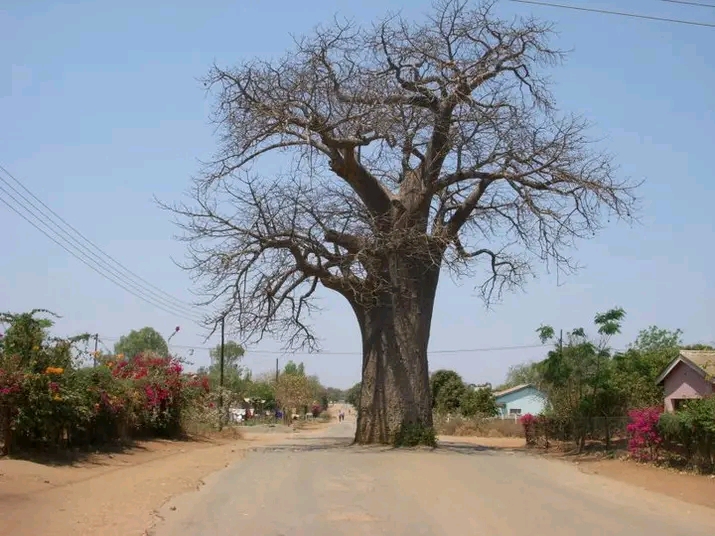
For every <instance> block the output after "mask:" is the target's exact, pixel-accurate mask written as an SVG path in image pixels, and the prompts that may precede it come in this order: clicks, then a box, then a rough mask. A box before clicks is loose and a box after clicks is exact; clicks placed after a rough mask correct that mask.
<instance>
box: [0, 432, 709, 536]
mask: <svg viewBox="0 0 715 536" xmlns="http://www.w3.org/2000/svg"><path fill="white" fill-rule="evenodd" d="M353 426H354V424H353V423H352V422H350V421H348V422H347V423H344V424H343V425H337V424H335V423H334V424H333V425H330V426H328V427H326V425H311V426H309V427H308V428H306V429H303V430H301V431H299V432H297V433H292V432H291V433H286V432H285V431H284V430H279V431H276V430H277V429H276V428H273V429H270V430H262V429H260V428H256V429H254V430H253V431H248V433H246V435H245V439H242V440H235V439H232V438H230V437H222V438H213V439H212V440H211V441H193V442H171V441H152V442H146V443H140V444H139V445H138V448H136V449H133V450H131V451H128V452H124V453H116V454H113V455H108V454H98V455H94V456H91V457H89V458H88V459H86V460H84V461H82V462H80V463H76V464H74V465H72V466H66V465H65V466H47V465H40V464H37V463H31V462H27V461H21V460H3V459H0V527H2V531H0V532H2V534H9V535H18V536H26V535H27V536H30V535H35V534H43V535H57V536H65V535H67V536H69V535H72V536H81V535H85V534H87V535H90V534H91V535H98V536H104V535H107V536H108V535H121V536H131V535H137V536H139V535H142V534H146V532H145V529H147V527H150V526H151V525H153V524H154V523H156V522H157V521H159V525H158V526H157V529H156V531H157V535H158V536H166V535H173V534H176V535H183V534H187V535H190V534H218V535H220V534H222V532H221V528H220V527H218V526H217V527H213V526H206V525H205V524H204V525H202V524H201V523H206V522H207V520H209V519H213V517H212V516H213V513H214V512H223V511H226V514H225V515H226V516H232V519H233V518H234V517H237V518H238V520H237V521H235V522H234V521H232V522H231V523H229V524H228V526H230V527H234V528H236V527H241V528H243V530H244V532H243V533H246V534H271V535H275V534H285V535H288V534H321V532H320V531H321V530H327V531H328V532H325V533H326V534H382V533H385V534H388V533H389V534H402V533H405V534H407V533H408V532H409V533H411V534H465V533H468V532H464V531H462V530H461V527H463V528H464V529H465V530H466V529H472V528H477V529H479V530H484V529H492V530H496V531H497V533H498V534H511V533H515V534H516V533H521V530H517V529H515V528H514V526H511V525H509V524H508V523H507V522H506V521H504V520H502V521H501V522H499V521H498V519H497V517H495V515H496V514H494V515H492V514H489V512H485V511H482V510H480V508H481V509H484V508H487V506H489V504H491V502H494V501H496V502H497V503H499V501H503V502H504V504H505V505H507V504H511V506H510V508H511V510H512V511H517V510H518V511H521V510H522V509H523V508H524V506H523V504H527V505H529V504H531V503H532V502H533V501H534V499H533V498H529V497H528V496H527V495H529V494H534V495H535V496H536V497H537V499H539V500H537V503H536V504H540V501H542V500H547V498H551V500H553V499H554V498H558V500H559V501H562V500H566V503H568V501H574V500H576V501H577V503H578V504H576V505H575V507H576V508H581V509H582V510H585V511H584V512H582V513H583V514H584V515H586V516H587V517H590V516H592V515H594V514H593V512H592V511H591V510H593V509H594V508H595V511H597V512H598V511H600V512H602V513H603V512H604V508H605V511H609V508H612V507H613V505H612V504H611V505H610V506H609V504H610V503H609V502H608V500H606V502H605V503H604V502H603V501H604V500H605V499H604V498H603V497H600V498H598V497H597V498H596V499H594V498H593V497H592V496H588V495H587V496H585V497H584V496H581V497H579V496H575V497H574V496H573V495H572V494H571V493H568V492H567V491H566V489H568V485H569V484H568V482H571V483H572V484H573V483H575V482H578V483H579V484H578V486H582V485H583V486H586V488H589V487H591V488H593V487H594V486H595V488H596V490H597V491H598V489H611V488H612V489H621V490H626V491H625V492H623V491H621V493H622V494H623V493H625V495H626V496H630V497H632V498H633V497H635V498H638V497H641V496H642V495H644V496H646V497H649V499H648V500H646V503H648V504H658V506H656V510H655V511H662V512H666V511H668V508H670V509H671V510H670V511H673V510H672V508H673V504H677V505H679V508H680V510H679V511H680V514H681V517H682V514H683V512H687V511H689V510H692V511H693V512H695V511H698V512H700V510H698V507H697V506H695V507H692V506H690V505H702V506H708V507H711V508H715V479H713V478H708V477H702V476H695V475H688V474H679V473H678V472H675V471H665V470H663V469H658V468H654V467H649V466H642V465H636V464H634V463H632V462H627V461H621V460H594V459H589V460H579V461H578V463H577V464H574V463H573V461H569V462H565V461H554V460H552V459H548V460H547V459H543V457H542V456H534V455H528V454H525V453H524V449H523V439H519V438H471V437H441V438H440V443H441V445H442V447H443V448H442V449H440V452H435V453H431V452H420V451H418V452H407V453H394V452H392V453H391V452H390V449H356V448H345V447H346V446H347V445H348V444H349V443H350V438H351V434H352V433H353ZM244 430H250V428H248V427H247V428H244ZM266 432H270V433H266ZM465 454H470V456H465ZM244 458H246V459H245V460H244ZM544 464H545V465H544ZM556 474H562V475H565V476H566V478H565V480H563V482H562V481H558V482H554V481H553V479H554V478H556V477H555V476H554V475H556ZM207 475H212V476H210V477H209V478H206V477H207ZM528 477H531V479H532V480H531V481H530V480H529V478H528ZM603 477H608V478H609V479H612V480H605V479H604V478H603ZM534 478H535V480H534ZM559 478H561V477H559ZM579 479H585V480H579ZM594 479H595V480H594ZM204 480H206V481H207V482H209V483H210V484H209V485H208V486H206V487H205V488H203V487H201V484H202V483H203V482H204ZM509 482H511V486H512V488H513V489H510V488H509V487H508V485H509V484H508V483H509ZM594 482H598V484H597V485H596V484H594ZM604 482H605V483H604ZM425 483H428V484H429V485H428V486H427V488H426V489H425ZM621 483H626V484H631V485H632V486H624V485H623V484H621ZM505 486H506V487H505ZM564 486H566V489H565V488H564ZM599 486H600V487H599ZM619 486H620V487H619ZM633 486H635V487H633ZM495 487H496V488H497V489H502V492H504V493H505V495H503V496H501V497H499V496H498V495H497V496H494V497H491V492H490V493H485V491H484V490H491V489H492V488H495ZM199 488H201V491H200V492H199V493H196V490H197V489H199ZM440 488H441V490H442V491H441V492H440V493H439V494H435V493H436V492H437V491H439V489H440ZM247 489H249V490H253V491H251V492H247V491H246V490H247ZM296 490H297V492H296ZM370 490H373V491H377V493H376V494H375V495H374V496H373V495H372V494H368V492H369V491H370ZM644 490H650V491H654V492H657V493H660V494H665V495H669V496H670V497H673V498H676V499H680V500H681V501H686V502H687V503H689V504H686V503H685V502H674V501H671V502H670V503H668V500H667V499H666V498H665V497H663V496H662V495H661V496H658V495H652V494H649V493H648V491H644ZM591 491H593V490H591ZM187 492H188V494H187ZM609 493H610V494H611V495H613V493H614V492H613V491H611V492H609ZM520 494H521V495H522V496H520ZM564 494H565V497H566V499H564V498H562V496H564ZM579 494H580V495H583V493H582V492H581V490H579ZM368 495H370V496H368ZM653 497H655V499H653ZM172 498H174V499H172ZM659 500H660V501H663V500H666V506H665V507H664V506H663V505H662V504H659V503H658V501H659ZM167 501H168V502H167ZM470 501H471V502H470ZM490 501H491V502H490ZM514 501H517V502H518V503H519V504H516V503H515V502H514ZM643 501H644V499H643V498H642V497H641V498H640V499H639V500H638V501H636V502H638V503H639V504H640V505H641V506H640V508H641V509H642V505H643V504H644V503H643ZM648 501H650V502H648ZM653 501H655V502H653ZM557 502H558V501H557ZM522 503H523V504H522ZM566 503H565V504H566ZM274 504H280V505H281V509H280V511H274V510H273V508H272V506H271V505H274ZM604 504H605V506H604ZM162 505H164V506H163V508H162ZM286 505H287V506H286ZM291 505H293V506H291ZM459 505H463V507H464V508H465V512H466V517H464V516H465V513H464V512H462V513H460V510H459V509H458V507H459ZM470 505H471V506H470ZM584 505H588V507H586V508H584ZM497 506H498V505H497ZM494 507H495V505H494V504H492V505H491V506H489V508H491V509H493V508H494ZM572 507H574V506H573V505H572ZM626 507H627V501H626V502H622V503H621V509H622V508H626ZM172 508H176V509H175V510H174V509H172ZM202 508H203V509H204V510H202ZM285 508H287V510H285ZM291 508H294V509H293V510H291ZM435 508H437V509H438V511H437V512H435ZM460 508H461V507H460ZM489 508H488V509H489ZM500 508H501V507H499V508H497V509H496V511H500ZM541 508H543V509H544V512H547V513H548V512H549V511H550V510H553V508H554V506H553V505H551V506H549V505H545V506H544V505H542V507H541ZM559 508H560V509H563V508H565V506H562V507H558V508H557V510H558V509H559ZM631 508H632V507H631ZM445 509H446V510H445ZM599 509H600V510H599ZM412 510H414V512H412V513H411V514H410V515H411V516H413V517H414V523H416V525H410V526H408V525H405V524H404V522H402V521H399V519H401V518H400V515H401V514H400V512H402V514H405V515H407V514H408V513H409V512H411V511H412ZM442 510H445V511H447V512H452V514H451V515H449V516H447V517H445V515H443V514H442V513H440V512H442ZM471 510H473V511H472V512H471V513H470V511H471ZM527 510H529V511H531V512H532V514H533V515H535V516H536V517H537V518H540V519H541V518H543V516H544V515H546V514H544V513H543V512H541V511H536V510H535V509H534V508H533V507H528V508H527ZM676 510H677V507H676ZM202 511H203V512H204V513H203V514H202ZM234 511H235V512H241V515H238V514H235V512H234ZM634 511H635V510H634ZM231 512H234V513H231ZM285 512H288V514H286V513H285ZM291 512H292V513H291ZM478 512H480V513H479V516H478V518H475V517H474V516H475V515H477V513H478ZM539 512H541V513H539ZM556 513H558V512H556ZM713 513H714V514H715V510H714V511H713ZM156 514H158V515H156ZM398 514H399V515H398ZM552 514H554V512H552ZM607 515H609V516H611V517H612V514H611V513H608V514H607ZM673 515H676V514H675V513H674V514H673ZM702 515H703V514H702V513H698V514H697V515H693V516H691V514H687V516H686V517H687V518H691V517H693V518H696V517H698V516H700V517H702ZM187 516H188V517H187ZM286 516H288V518H287V519H286ZM396 516H397V517H396ZM455 516H456V517H455ZM460 516H461V517H460ZM634 516H635V519H634ZM634 516H631V517H630V518H626V520H627V521H628V522H629V523H630V522H635V523H636V525H635V526H637V527H639V526H640V527H642V528H643V530H645V527H647V526H648V525H647V523H646V525H642V523H643V520H642V519H640V518H639V517H638V515H635V514H634ZM507 517H509V516H507ZM511 517H514V516H511ZM517 517H518V518H522V517H523V516H522V515H521V514H520V515H519V516H517ZM162 518H163V519H165V521H164V522H163V523H162V522H161V520H162ZM187 519H188V521H187ZM218 519H219V520H220V519H221V517H220V516H219V517H218ZM460 519H461V521H460ZM450 520H451V521H450ZM455 520H456V521H455ZM350 521H354V522H357V523H349V522H350ZM450 522H451V523H456V522H459V523H462V525H459V527H460V530H456V529H455V528H450V526H449V525H444V523H450ZM617 522H618V519H617V518H616V520H615V521H613V523H617ZM624 522H625V520H624ZM187 523H188V525H187ZM499 523H501V525H500V524H499ZM505 523H506V524H505ZM544 523H546V522H545V521H544ZM638 523H641V525H639V524H638ZM418 525H419V526H418ZM529 526H530V527H531V525H529ZM536 526H538V527H541V528H544V530H546V529H545V527H546V525H543V527H542V526H540V525H538V524H537V525H536ZM599 526H600V530H602V531H603V532H601V534H619V532H618V526H617V525H610V526H609V527H605V526H602V524H601V525H599ZM712 526H715V524H714V525H712ZM326 527H328V528H326ZM659 527H660V529H659ZM572 528H573V527H572ZM651 528H652V529H653V530H655V532H652V534H660V533H663V534H665V533H666V532H662V531H663V530H665V528H668V530H670V531H672V532H669V533H668V534H698V532H697V530H698V529H697V526H689V527H687V530H686V532H682V531H681V530H680V529H679V527H677V526H672V524H671V525H668V524H663V522H659V524H658V525H657V526H655V527H651ZM274 529H275V530H274ZM661 529H662V530H661ZM350 530H352V531H353V532H350ZM594 530H595V529H594ZM648 530H651V529H650V528H649V529H648ZM658 530H661V532H658ZM271 531H272V532H271ZM281 531H283V532H281ZM330 531H334V532H330ZM385 531H386V532H385ZM410 531H412V532H410ZM455 531H456V532H455ZM513 531H516V532H513ZM531 532H532V533H534V534H539V533H540V532H538V531H536V532H535V531H534V530H531ZM581 532H582V531H581ZM228 533H231V534H234V533H235V532H227V534H228ZM544 533H546V532H544ZM570 533H573V532H570V531H565V532H559V531H558V530H553V527H552V530H551V531H550V532H549V535H550V536H552V535H555V534H570ZM639 533H640V532H638V530H636V531H634V532H633V534H639ZM643 533H645V532H643Z"/></svg>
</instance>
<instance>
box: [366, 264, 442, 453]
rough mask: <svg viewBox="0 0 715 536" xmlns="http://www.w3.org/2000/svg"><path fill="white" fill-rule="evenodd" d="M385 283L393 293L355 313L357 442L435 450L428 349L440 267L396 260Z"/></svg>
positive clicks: (383, 294) (383, 295) (386, 275)
mask: <svg viewBox="0 0 715 536" xmlns="http://www.w3.org/2000/svg"><path fill="white" fill-rule="evenodd" d="M385 277H386V278H388V277H389V279H390V281H391V283H392V291H391V292H384V293H382V294H381V295H380V296H379V297H378V299H377V300H376V303H375V305H373V306H371V307H369V308H366V309H362V308H358V307H356V308H355V311H356V314H357V316H358V321H359V324H360V329H361V333H362V343H363V361H362V390H361V393H360V403H359V407H358V408H357V409H358V420H357V431H356V433H355V441H356V442H357V443H361V444H370V443H377V444H394V445H400V446H410V445H418V444H429V445H432V444H434V430H433V426H432V400H431V393H430V386H429V371H428V367H427V344H428V342H429V335H430V325H431V322H432V310H433V307H434V299H435V293H436V290H437V283H438V280H439V266H438V265H436V264H435V263H434V260H433V259H425V260H417V259H414V258H409V259H404V258H397V259H392V260H391V262H390V269H389V274H385Z"/></svg>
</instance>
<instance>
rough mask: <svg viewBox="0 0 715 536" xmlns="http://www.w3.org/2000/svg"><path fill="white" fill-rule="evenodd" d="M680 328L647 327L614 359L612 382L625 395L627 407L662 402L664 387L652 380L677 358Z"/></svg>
mask: <svg viewBox="0 0 715 536" xmlns="http://www.w3.org/2000/svg"><path fill="white" fill-rule="evenodd" d="M681 335H682V331H680V330H679V329H676V330H674V331H669V330H667V329H661V328H658V327H656V326H650V327H649V328H648V329H644V330H642V331H640V332H639V333H638V337H637V338H636V340H635V342H634V343H633V344H632V345H630V347H629V348H628V349H627V350H626V351H625V352H624V353H622V354H617V355H615V356H614V358H613V384H614V386H615V387H616V388H617V389H619V390H620V391H621V392H622V393H623V394H624V396H625V397H626V398H627V401H628V405H629V406H630V407H649V406H656V405H660V404H662V403H663V388H662V387H661V386H659V385H656V383H655V380H656V379H657V377H658V375H659V374H660V373H661V372H662V370H663V369H664V368H665V367H666V365H667V364H668V363H669V362H670V361H672V360H673V359H674V358H675V357H677V355H678V352H679V351H680V346H681V344H682V340H681Z"/></svg>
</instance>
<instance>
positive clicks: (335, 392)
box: [325, 387, 345, 402]
mask: <svg viewBox="0 0 715 536" xmlns="http://www.w3.org/2000/svg"><path fill="white" fill-rule="evenodd" d="M325 395H326V396H327V397H328V400H330V401H331V402H337V401H338V400H345V391H343V390H342V389H337V388H336V387H326V388H325Z"/></svg>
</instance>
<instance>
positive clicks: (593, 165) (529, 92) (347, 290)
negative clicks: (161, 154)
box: [169, 1, 634, 443]
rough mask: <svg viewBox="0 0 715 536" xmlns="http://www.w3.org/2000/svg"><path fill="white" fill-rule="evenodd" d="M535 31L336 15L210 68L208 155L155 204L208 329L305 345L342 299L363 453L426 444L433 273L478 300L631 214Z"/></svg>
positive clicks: (536, 25) (449, 5)
mask: <svg viewBox="0 0 715 536" xmlns="http://www.w3.org/2000/svg"><path fill="white" fill-rule="evenodd" d="M550 33H551V27H550V25H549V24H546V23H542V22H539V21H537V20H533V19H515V20H513V21H504V20H499V19H498V18H497V17H495V16H494V15H493V13H492V12H491V10H490V6H489V5H480V6H477V7H476V8H471V7H469V6H467V4H466V2H461V1H458V2H457V1H442V2H440V3H437V4H435V5H434V6H433V8H432V10H431V11H430V13H429V14H428V15H427V17H426V18H425V19H424V21H423V22H420V23H414V22H413V23H411V22H409V21H407V20H405V19H403V18H401V17H400V16H390V17H388V18H386V19H384V20H382V21H381V22H379V23H377V24H375V25H373V26H370V27H368V28H365V27H359V26H356V25H354V24H352V23H341V22H334V23H333V24H331V25H329V26H326V27H321V28H318V29H317V30H315V31H314V32H313V33H312V35H310V36H308V37H305V38H303V39H300V40H297V42H296V44H295V47H294V48H293V50H290V51H289V53H288V54H287V55H286V56H285V57H283V58H282V59H280V60H275V61H261V60H254V61H250V62H247V63H245V64H241V65H238V66H236V67H230V68H225V67H220V66H215V67H214V68H213V69H212V70H211V72H210V74H209V75H208V77H207V80H206V83H207V86H208V87H210V88H211V90H213V91H214V94H215V98H216V106H215V121H216V123H217V126H218V132H219V133H220V144H219V150H218V152H217V155H216V157H215V159H214V160H213V161H212V162H210V163H208V164H207V165H206V167H205V168H204V169H203V170H202V173H201V174H200V175H199V177H197V178H196V179H195V182H194V188H193V189H192V200H191V202H188V203H184V204H179V205H174V206H172V207H169V208H171V210H173V211H174V212H175V214H176V215H177V216H178V217H177V220H178V222H179V225H181V226H182V227H183V229H184V230H185V234H184V239H185V240H187V241H188V242H189V261H188V262H187V264H186V268H187V269H190V270H192V271H193V272H194V274H195V276H196V277H197V278H198V280H200V281H201V282H202V283H203V284H204V286H205V288H204V291H205V292H206V301H205V303H206V304H209V303H211V304H220V310H219V312H218V313H217V316H216V318H212V319H208V322H210V323H211V322H216V321H218V320H219V319H220V318H221V317H223V316H225V318H226V319H227V322H228V323H229V324H230V325H232V326H235V328H236V329H237V330H239V331H240V332H242V333H244V334H245V335H246V336H247V337H252V338H253V340H257V339H260V338H261V337H263V336H264V335H266V334H270V335H271V336H275V337H279V338H281V339H283V340H285V341H286V346H287V347H289V348H299V347H300V348H305V347H306V346H307V347H309V348H314V347H315V345H316V339H315V334H314V332H313V330H312V328H311V326H310V325H309V324H308V323H306V321H305V317H306V315H307V313H309V312H310V310H311V307H312V298H313V297H314V295H315V292H316V290H317V289H318V288H319V287H321V286H322V287H324V288H326V289H329V290H331V291H335V292H337V293H338V294H340V295H341V296H343V297H344V298H345V299H346V300H347V301H348V303H349V304H350V306H351V308H352V310H353V311H354V313H355V316H356V318H357V322H358V325H359V327H360V333H361V336H362V354H363V356H362V365H363V367H362V383H361V385H362V388H361V396H360V403H359V408H358V409H359V412H358V425H357V432H356V437H355V439H356V441H357V442H359V443H390V442H405V441H407V442H411V443H419V442H425V443H430V442H432V441H433V438H434V435H433V432H432V431H431V430H432V401H431V399H430V386H429V377H428V369H427V345H428V341H429V336H430V325H431V321H432V312H433V307H434V300H435V293H436V290H437V285H438V281H439V278H440V275H441V273H442V272H443V271H444V272H448V273H451V275H452V276H453V277H470V278H473V279H474V280H475V281H476V283H475V286H476V287H477V288H479V289H480V290H481V295H482V297H483V299H484V300H487V301H489V300H493V299H495V298H497V297H498V296H499V295H500V294H501V293H502V292H503V291H504V290H506V289H508V288H510V287H513V286H515V285H521V284H523V283H524V282H525V278H526V277H527V276H528V275H529V274H531V273H532V268H533V267H534V265H535V264H540V263H551V264H552V265H553V263H556V264H558V265H560V266H561V268H562V269H566V270H568V269H575V268H576V265H575V262H574V261H572V259H571V258H570V257H569V256H568V250H569V248H570V246H572V245H573V243H574V241H575V240H577V239H580V238H589V237H591V236H593V235H594V233H595V232H596V231H597V230H598V229H599V228H600V227H601V226H602V224H603V223H604V221H605V218H607V217H608V216H609V215H616V216H620V217H625V218H629V217H630V215H631V210H632V205H633V203H634V196H633V187H634V185H633V184H631V183H629V182H628V181H624V180H620V179H618V178H617V177H616V174H615V172H614V170H613V167H612V165H611V160H610V158H609V156H608V155H606V154H603V153H601V152H599V151H597V150H596V149H594V147H593V146H592V144H591V142H590V140H589V139H588V137H587V135H586V129H587V127H588V125H587V124H586V122H585V121H584V120H582V119H580V118H578V117H573V116H565V115H562V114H560V113H558V111H557V109H556V107H555V104H554V99H553V97H552V94H551V92H550V87H549V84H548V80H547V79H546V78H545V77H544V75H543V69H544V68H546V67H549V66H551V65H554V64H557V63H558V62H559V61H560V60H561V59H562V53H561V52H559V51H558V50H554V49H552V48H550V47H549V43H548V42H549V38H550ZM278 155H280V157H278ZM271 157H272V158H271ZM266 158H271V170H270V171H269V169H268V168H267V167H265V166H261V165H258V163H259V162H262V161H263V160H264V159H266ZM406 430H407V431H409V432H410V434H408V435H409V438H407V439H406V435H405V431H406Z"/></svg>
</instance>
